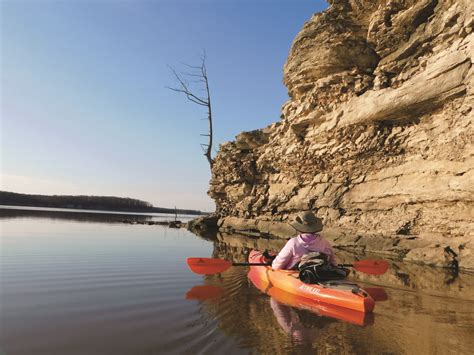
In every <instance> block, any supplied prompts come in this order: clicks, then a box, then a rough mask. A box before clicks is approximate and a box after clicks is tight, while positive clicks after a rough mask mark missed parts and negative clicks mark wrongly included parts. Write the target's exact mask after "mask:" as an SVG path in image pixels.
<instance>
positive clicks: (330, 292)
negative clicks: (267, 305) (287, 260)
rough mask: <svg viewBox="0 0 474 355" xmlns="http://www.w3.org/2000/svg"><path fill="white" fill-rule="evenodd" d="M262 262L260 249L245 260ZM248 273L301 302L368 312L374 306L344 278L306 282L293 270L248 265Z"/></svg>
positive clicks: (358, 288)
mask: <svg viewBox="0 0 474 355" xmlns="http://www.w3.org/2000/svg"><path fill="white" fill-rule="evenodd" d="M264 262H265V259H264V257H263V256H262V253H260V252H258V251H256V250H252V251H251V252H250V255H249V263H264ZM249 275H251V279H252V281H254V282H255V280H258V279H260V280H261V283H260V284H265V283H267V284H268V287H272V288H276V289H279V290H280V291H285V292H286V293H290V294H292V295H294V297H295V300H296V301H297V302H303V301H301V300H300V299H301V298H302V299H308V300H312V301H313V302H314V301H317V302H323V303H324V304H325V305H326V306H327V305H332V306H338V307H343V308H346V309H351V310H355V311H359V312H364V313H370V312H372V311H373V309H374V306H375V302H374V300H373V299H372V297H370V295H369V294H368V293H367V292H366V291H364V290H363V289H361V288H360V287H359V286H357V285H356V284H354V283H351V282H347V281H344V280H339V281H327V282H324V283H319V284H311V285H310V284H305V283H303V282H301V281H300V279H299V278H298V272H297V271H292V270H273V269H272V268H271V267H270V266H251V267H250V272H249ZM273 292H275V293H278V292H279V291H273ZM336 318H337V317H336Z"/></svg>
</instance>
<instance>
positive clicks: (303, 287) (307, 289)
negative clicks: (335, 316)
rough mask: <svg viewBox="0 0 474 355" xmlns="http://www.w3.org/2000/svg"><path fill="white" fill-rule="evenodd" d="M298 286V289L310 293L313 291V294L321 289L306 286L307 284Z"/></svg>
mask: <svg viewBox="0 0 474 355" xmlns="http://www.w3.org/2000/svg"><path fill="white" fill-rule="evenodd" d="M299 288H300V290H303V291H308V292H311V293H314V294H319V292H321V289H319V288H314V287H311V286H307V285H301V286H300V287H299Z"/></svg>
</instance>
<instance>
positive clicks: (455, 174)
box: [209, 0, 474, 269]
mask: <svg viewBox="0 0 474 355" xmlns="http://www.w3.org/2000/svg"><path fill="white" fill-rule="evenodd" d="M473 10H474V2H472V1H471V0H392V1H390V0H370V1H369V0H333V1H330V6H329V8H328V9H327V10H326V11H324V12H322V13H318V14H315V15H314V16H313V17H312V18H311V19H310V20H309V21H308V22H306V23H305V24H304V26H303V29H302V30H301V31H300V33H299V34H298V35H297V36H296V38H295V39H294V41H293V44H292V47H291V50H290V53H289V56H288V60H287V62H286V64H285V67H284V79H283V80H284V83H285V85H286V86H287V88H288V93H289V97H290V99H289V101H288V102H286V103H285V104H284V105H283V107H282V110H281V112H282V114H281V119H280V120H279V121H278V122H276V123H274V124H272V125H270V126H269V127H266V128H263V129H259V130H255V131H252V132H243V133H241V134H239V135H238V136H237V137H236V140H235V141H233V142H227V143H224V144H222V145H221V146H220V149H219V153H218V155H217V157H216V159H215V164H214V167H213V170H212V179H211V183H210V189H209V195H210V196H211V197H212V198H213V199H214V200H215V202H216V205H217V214H218V216H219V227H220V228H221V229H232V230H234V231H241V232H242V231H244V232H256V231H258V232H260V233H266V234H270V235H274V236H279V237H288V236H289V235H291V234H292V233H293V231H292V230H291V229H289V227H288V226H287V224H286V221H287V220H288V219H289V218H291V217H292V215H293V214H294V213H295V212H297V211H300V210H306V209H311V210H313V211H315V212H317V214H318V215H319V216H320V217H322V218H323V220H324V223H325V231H324V233H325V235H326V237H328V238H329V239H331V240H332V242H333V244H334V245H335V246H337V247H339V248H346V249H355V250H365V251H372V252H377V253H386V254H391V255H396V256H399V257H400V258H403V259H405V260H410V261H414V262H420V263H426V264H432V265H437V266H451V267H457V266H459V267H461V268H466V269H474V253H473V250H474V223H473V220H474V203H473V202H474V170H473V167H474V144H473V143H474V132H473V126H472V123H473V115H474V114H473V111H472V106H473V92H474V88H473V80H472V79H473V66H472V61H473V55H474V48H473V43H474V40H473V39H474V34H473V29H474V22H473Z"/></svg>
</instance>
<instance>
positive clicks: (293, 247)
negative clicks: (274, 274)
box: [272, 211, 337, 270]
mask: <svg viewBox="0 0 474 355" xmlns="http://www.w3.org/2000/svg"><path fill="white" fill-rule="evenodd" d="M290 225H291V226H292V227H293V228H294V229H296V231H297V232H299V234H298V235H297V236H296V237H293V238H291V239H290V240H288V242H287V243H286V244H285V246H284V247H283V249H281V250H280V252H279V253H278V255H277V256H276V258H275V259H274V260H273V262H272V268H273V269H274V270H281V269H285V270H290V269H293V268H295V267H296V266H298V263H299V262H300V261H301V258H302V257H303V256H304V255H306V254H308V253H311V252H319V253H321V254H324V255H325V256H326V257H327V261H328V263H330V264H331V265H333V266H337V262H336V257H335V255H334V251H333V248H332V247H331V244H329V242H328V241H327V240H326V239H324V238H323V237H322V236H321V235H320V234H319V232H321V231H322V230H323V222H322V220H321V219H320V218H318V217H316V216H315V215H314V214H313V213H312V212H311V211H306V212H302V213H299V214H298V215H297V216H296V217H295V219H294V220H293V221H292V222H291V223H290Z"/></svg>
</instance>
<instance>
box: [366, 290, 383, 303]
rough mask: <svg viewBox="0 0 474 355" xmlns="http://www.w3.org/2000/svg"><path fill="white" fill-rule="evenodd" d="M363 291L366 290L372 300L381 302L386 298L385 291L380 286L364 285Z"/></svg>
mask: <svg viewBox="0 0 474 355" xmlns="http://www.w3.org/2000/svg"><path fill="white" fill-rule="evenodd" d="M364 291H366V292H367V293H368V294H369V295H370V297H372V298H373V299H374V301H378V302H382V301H386V300H388V295H387V292H385V290H384V289H383V288H382V287H364Z"/></svg>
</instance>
